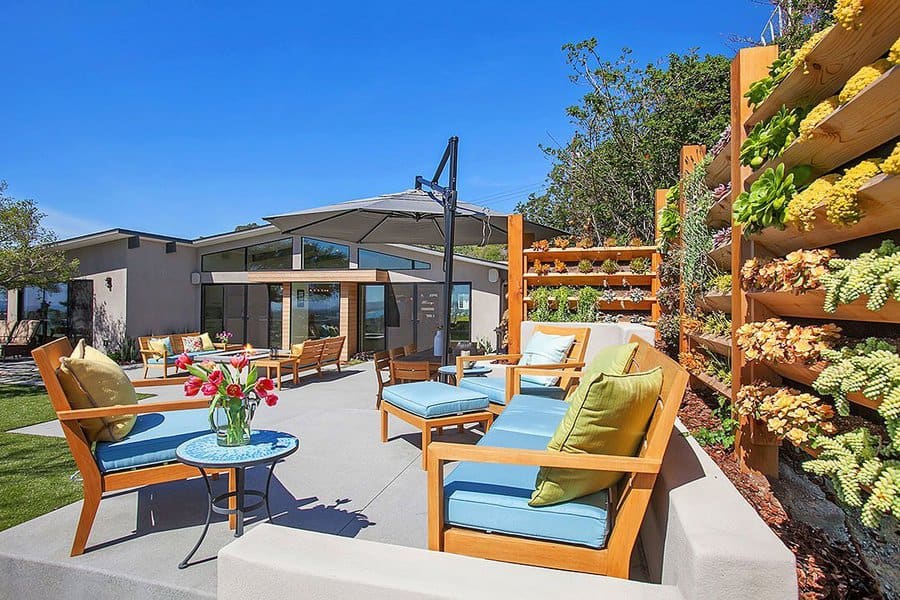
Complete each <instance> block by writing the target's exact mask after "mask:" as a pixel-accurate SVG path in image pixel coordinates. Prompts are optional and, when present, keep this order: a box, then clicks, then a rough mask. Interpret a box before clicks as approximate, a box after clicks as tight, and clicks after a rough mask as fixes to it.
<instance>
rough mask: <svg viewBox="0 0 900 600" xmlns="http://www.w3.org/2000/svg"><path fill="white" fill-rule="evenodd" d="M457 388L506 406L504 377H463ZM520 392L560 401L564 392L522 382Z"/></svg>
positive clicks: (546, 386) (554, 388) (551, 387)
mask: <svg viewBox="0 0 900 600" xmlns="http://www.w3.org/2000/svg"><path fill="white" fill-rule="evenodd" d="M459 387H461V388H466V389H467V390H472V391H474V392H481V393H483V394H484V395H485V396H487V397H488V399H489V400H490V401H491V402H493V403H495V404H506V377H505V376H503V377H463V378H462V379H461V380H460V382H459ZM521 391H522V393H523V394H526V395H529V396H543V397H545V398H554V399H556V400H562V399H563V398H565V397H566V391H565V390H564V389H562V388H561V387H557V386H555V385H540V384H537V383H530V382H527V381H525V380H522V387H521Z"/></svg>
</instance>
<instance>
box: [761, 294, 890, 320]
mask: <svg viewBox="0 0 900 600" xmlns="http://www.w3.org/2000/svg"><path fill="white" fill-rule="evenodd" d="M747 296H748V297H749V298H751V299H753V300H755V301H757V302H759V303H761V304H763V305H764V306H766V307H767V308H768V309H769V310H771V311H772V312H773V313H775V314H776V315H779V316H781V317H795V318H801V319H804V318H805V319H833V320H837V321H866V322H871V323H900V302H897V301H896V300H894V299H889V300H888V301H887V302H886V303H885V305H884V306H883V307H882V308H881V309H880V310H877V311H871V310H869V309H867V308H866V302H867V299H866V298H860V299H858V300H856V301H855V302H853V303H851V304H839V305H838V307H837V310H836V311H835V312H833V313H828V312H825V309H824V308H823V305H824V303H825V292H824V291H821V290H816V291H811V292H806V293H805V294H794V293H792V292H748V293H747Z"/></svg>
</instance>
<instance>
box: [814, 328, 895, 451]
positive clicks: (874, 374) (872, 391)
mask: <svg viewBox="0 0 900 600" xmlns="http://www.w3.org/2000/svg"><path fill="white" fill-rule="evenodd" d="M822 358H823V359H824V360H825V361H827V362H828V363H829V364H828V366H826V367H825V368H824V369H823V370H822V372H821V373H820V374H819V376H818V377H817V378H816V380H815V381H814V382H813V384H812V386H813V388H814V389H815V390H816V391H817V392H819V393H820V394H828V395H830V396H833V397H834V406H835V408H836V409H837V411H838V413H840V414H842V415H847V414H849V413H850V404H849V402H848V400H847V395H848V394H852V393H854V392H858V393H861V394H862V395H863V396H865V397H866V398H870V399H872V400H877V399H879V398H880V399H881V404H880V405H879V406H878V413H879V414H880V415H881V416H882V417H883V418H884V422H885V427H886V428H887V432H888V436H889V437H890V439H891V445H892V446H893V450H895V451H897V452H900V355H898V354H897V348H896V346H894V345H893V344H891V343H889V342H885V341H883V340H879V339H877V338H868V339H866V340H865V341H863V342H861V343H859V344H854V345H852V346H845V347H843V348H841V349H839V350H828V349H826V350H823V351H822Z"/></svg>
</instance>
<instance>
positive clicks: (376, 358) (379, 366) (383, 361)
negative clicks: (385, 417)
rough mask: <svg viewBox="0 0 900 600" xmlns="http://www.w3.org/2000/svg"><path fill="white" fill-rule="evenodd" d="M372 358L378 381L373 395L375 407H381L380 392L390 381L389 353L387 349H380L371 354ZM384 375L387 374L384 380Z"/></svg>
mask: <svg viewBox="0 0 900 600" xmlns="http://www.w3.org/2000/svg"><path fill="white" fill-rule="evenodd" d="M372 360H373V362H374V363H375V365H374V367H375V379H376V380H377V382H378V392H377V393H376V395H375V408H376V409H378V408H380V407H381V400H382V397H381V393H382V391H384V386H385V385H389V384H390V383H391V355H390V354H388V352H387V350H382V351H381V352H376V353H375V354H374V355H373V356H372ZM385 375H387V380H385Z"/></svg>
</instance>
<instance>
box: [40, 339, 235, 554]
mask: <svg viewBox="0 0 900 600" xmlns="http://www.w3.org/2000/svg"><path fill="white" fill-rule="evenodd" d="M71 353H72V345H71V344H70V343H69V340H68V339H66V338H60V339H58V340H55V341H53V342H50V343H49V344H45V345H43V346H41V347H39V348H35V349H34V350H33V351H32V352H31V355H32V356H33V357H34V362H35V364H36V365H37V368H38V371H39V372H40V374H41V379H43V380H44V385H45V386H46V387H47V394H48V395H49V396H50V402H51V403H52V404H53V410H55V411H56V416H57V418H58V419H59V422H60V425H61V426H62V429H63V433H64V434H65V437H66V441H67V442H68V444H69V449H70V450H71V452H72V457H73V458H74V459H75V464H76V465H77V466H78V470H79V472H80V473H81V479H82V485H83V486H84V504H82V506H81V517H80V518H79V520H78V527H77V529H76V530H75V539H74V541H73V542H72V551H71V555H72V556H77V555H79V554H82V553H83V552H84V548H85V545H86V544H87V540H88V535H89V534H90V532H91V526H92V525H93V523H94V517H95V516H96V515H97V509H98V508H99V506H100V500H101V498H102V497H103V494H104V493H106V492H112V491H115V490H124V489H128V488H133V487H139V486H143V485H150V484H152V483H162V482H166V481H177V480H181V479H189V478H191V477H199V476H200V471H198V470H197V469H196V468H195V467H189V466H187V465H184V464H181V463H179V462H177V461H175V447H176V446H177V444H178V443H180V442H181V441H184V439H189V438H190V437H191V436H192V435H193V434H194V433H196V435H203V434H205V433H208V431H209V429H208V423H207V424H206V425H205V427H204V421H206V419H205V418H204V414H203V413H206V411H207V410H208V407H209V400H208V399H193V398H191V399H184V400H177V401H171V402H151V403H142V404H136V405H128V406H107V407H102V408H88V409H73V408H72V405H71V404H70V403H69V399H68V398H67V397H66V394H65V392H64V391H63V388H62V385H61V384H60V381H59V378H58V377H57V368H58V367H59V364H60V361H59V359H60V357H63V356H69V355H70V354H71ZM184 381H185V378H172V379H169V380H168V381H165V382H163V381H161V380H159V379H153V380H137V381H134V382H133V383H134V385H135V387H146V386H157V385H175V384H181V383H184ZM186 409H203V410H202V413H199V414H197V415H188V414H187V413H183V414H182V415H181V417H180V419H179V417H177V416H175V417H172V418H170V417H168V416H167V414H168V413H174V412H177V411H185V410H186ZM131 414H136V415H138V421H137V422H136V423H135V427H134V429H133V430H132V433H131V434H129V436H126V437H125V438H124V440H122V441H120V442H97V443H96V444H93V445H92V444H91V443H90V442H89V441H88V439H87V437H86V436H85V433H84V431H83V430H82V428H81V425H80V424H79V421H81V420H83V419H96V418H98V417H111V416H115V415H131ZM193 416H196V417H197V419H196V425H195V424H194V419H191V420H190V421H191V423H190V424H188V423H185V422H184V421H186V420H187V419H188V417H193ZM142 418H146V419H147V423H148V424H149V426H146V427H145V426H144V424H143V423H142V422H141V421H142ZM167 421H168V422H169V425H165V423H166V422H167ZM179 421H180V422H181V424H180V425H178V424H176V423H177V422H179ZM197 427H199V428H200V430H199V431H196V432H195V431H194V430H195V429H196V428H197ZM154 429H156V430H157V431H158V432H159V437H156V438H154V437H153V436H152V435H148V434H149V433H150V432H152V431H153V430H154ZM138 435H139V436H140V439H139V440H136V441H135V443H133V444H131V445H130V446H129V445H128V444H127V443H125V444H123V442H126V441H127V440H129V437H130V436H138ZM137 441H139V442H140V443H137ZM101 444H108V447H112V446H115V445H116V444H119V446H118V449H117V450H116V452H117V461H119V462H122V463H124V462H128V461H129V460H131V461H132V466H127V467H125V466H122V467H115V468H112V467H109V466H108V464H107V463H106V462H105V461H104V460H103V459H102V457H101V456H100V452H101V450H102V448H101ZM149 446H153V448H152V449H151V448H148V447H149ZM129 448H130V450H129ZM148 450H152V452H150V453H148ZM163 450H165V451H166V452H168V451H171V459H170V460H164V459H160V454H161V453H163V452H162V451H163ZM142 453H143V454H142ZM150 454H153V456H151V455H150ZM210 472H211V473H225V472H228V471H227V470H221V471H215V470H213V471H210ZM233 486H234V478H233V477H229V491H233V490H234V487H233Z"/></svg>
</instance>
